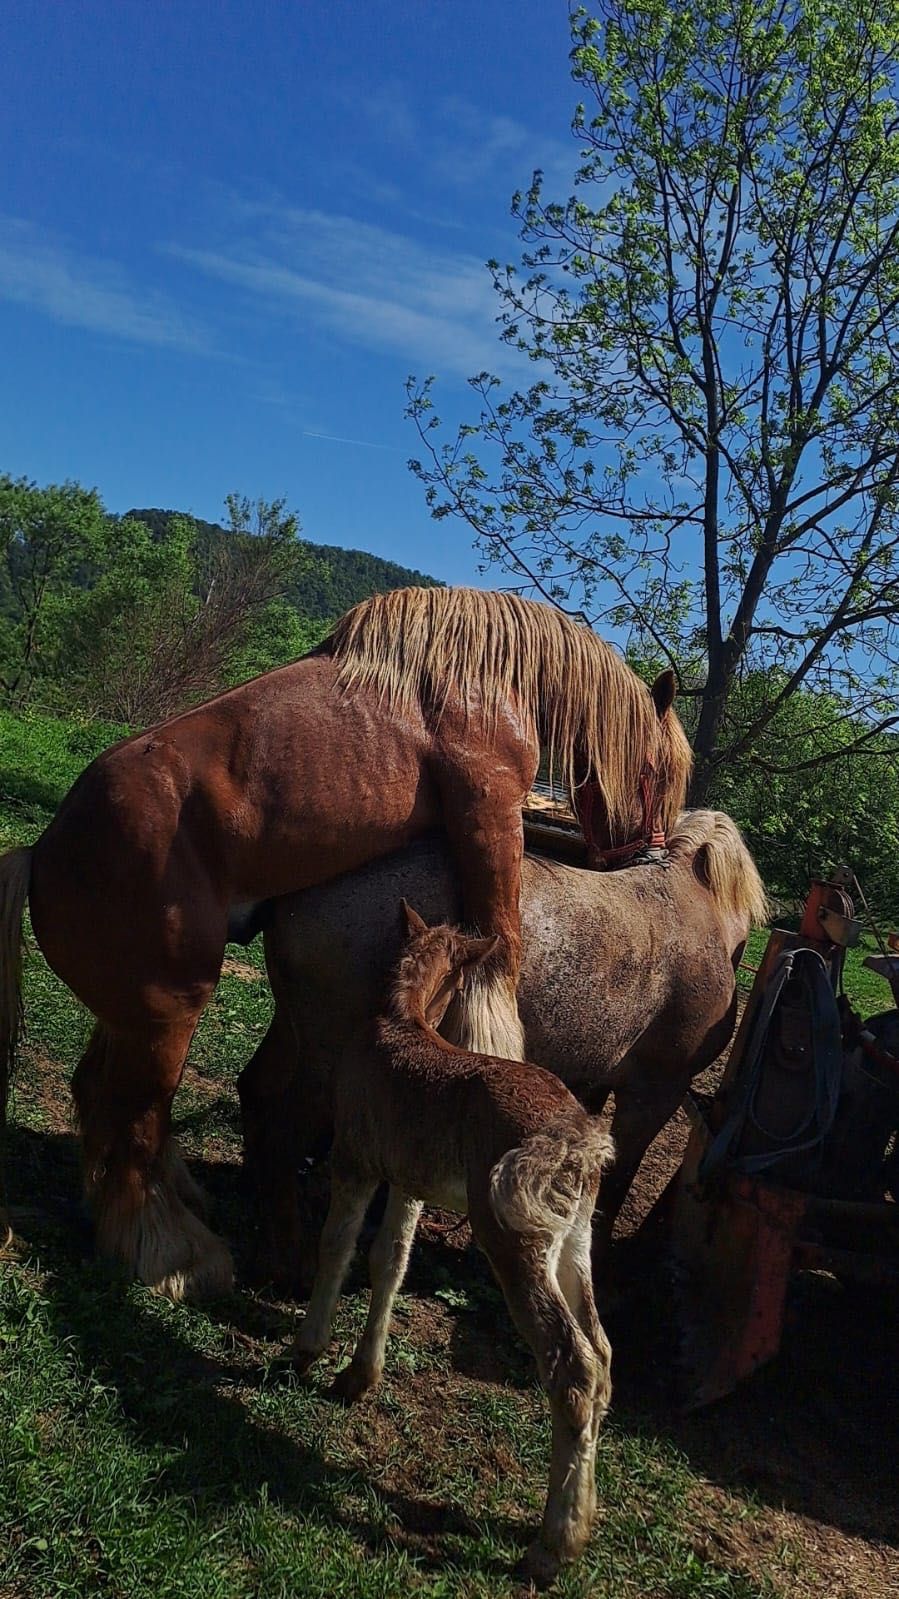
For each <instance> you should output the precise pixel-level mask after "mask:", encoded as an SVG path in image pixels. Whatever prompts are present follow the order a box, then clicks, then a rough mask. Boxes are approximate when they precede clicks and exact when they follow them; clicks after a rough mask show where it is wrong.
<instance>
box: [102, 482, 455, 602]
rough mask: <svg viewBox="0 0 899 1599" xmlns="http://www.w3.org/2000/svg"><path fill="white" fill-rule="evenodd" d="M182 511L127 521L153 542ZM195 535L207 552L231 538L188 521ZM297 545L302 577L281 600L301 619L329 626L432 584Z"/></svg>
mask: <svg viewBox="0 0 899 1599" xmlns="http://www.w3.org/2000/svg"><path fill="white" fill-rule="evenodd" d="M184 514H185V513H183V512H181V511H160V510H156V509H148V510H137V509H135V510H131V511H128V512H127V516H128V517H129V518H133V519H135V520H136V521H139V522H144V523H146V525H147V527H149V528H150V529H151V530H152V532H153V535H154V537H159V538H161V537H163V536H164V534H165V533H166V532H167V531H168V528H169V525H170V523H171V522H172V521H173V520H176V519H180V518H181V517H182V516H183V515H184ZM190 520H191V521H192V522H193V524H194V526H195V527H196V529H197V535H198V538H199V539H200V540H201V541H204V542H205V543H206V544H207V545H208V547H209V549H210V550H212V549H214V548H215V546H216V545H217V544H218V543H220V541H221V540H223V539H227V538H229V537H230V534H229V532H228V530H227V529H226V528H223V527H222V526H221V525H220V524H219V523H218V522H204V521H203V520H202V519H201V518H199V517H191V519H190ZM297 543H298V545H299V547H300V548H301V550H302V551H303V554H304V556H305V558H306V564H304V566H303V570H302V572H301V574H300V575H299V576H298V577H297V579H296V580H295V581H294V582H293V583H292V584H290V585H289V586H288V588H287V590H286V592H285V598H286V599H288V600H289V601H290V603H291V604H292V605H295V606H296V608H297V610H298V611H299V613H300V615H301V616H305V617H308V618H309V619H310V620H312V621H322V622H324V621H331V620H332V619H333V618H334V617H335V616H342V615H343V612H344V611H348V610H349V608H350V606H351V605H355V604H356V603H357V601H358V600H364V599H366V598H367V596H368V595H369V594H376V593H384V592H385V591H386V590H387V589H400V588H406V587H407V586H408V585H410V584H412V585H415V586H417V587H424V588H432V587H434V586H435V585H436V584H437V580H436V578H433V577H428V576H427V575H426V574H425V573H424V572H416V571H414V570H413V569H412V568H410V567H407V566H399V565H398V564H397V562H396V561H387V560H385V559H384V558H383V557H382V556H380V555H370V554H369V553H368V551H367V550H343V549H340V548H339V547H338V546H337V545H336V544H312V543H311V542H310V541H309V540H308V539H298V540H297Z"/></svg>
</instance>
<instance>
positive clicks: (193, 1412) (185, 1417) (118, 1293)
mask: <svg viewBox="0 0 899 1599" xmlns="http://www.w3.org/2000/svg"><path fill="white" fill-rule="evenodd" d="M7 1151H8V1157H7V1170H8V1177H9V1199H10V1206H11V1214H12V1218H13V1221H14V1224H15V1230H16V1233H17V1236H18V1237H19V1238H20V1239H21V1240H22V1242H23V1243H24V1244H25V1246H26V1250H27V1252H29V1253H30V1254H31V1255H32V1257H33V1258H34V1259H35V1260H36V1261H39V1264H40V1270H41V1272H42V1275H43V1279H44V1293H45V1295H46V1298H47V1300H48V1301H49V1303H50V1305H51V1315H52V1330H53V1333H54V1335H55V1337H56V1338H58V1339H59V1340H60V1341H62V1340H67V1341H68V1343H69V1345H70V1347H71V1346H74V1348H75V1349H76V1350H77V1353H78V1360H79V1366H80V1367H81V1369H82V1370H83V1371H84V1372H85V1373H86V1374H88V1375H90V1376H92V1377H93V1378H95V1379H96V1380H97V1382H99V1383H100V1384H102V1386H103V1387H104V1388H107V1389H108V1388H112V1389H113V1390H114V1391H115V1394H116V1396H117V1402H118V1409H119V1414H120V1416H121V1418H122V1421H123V1423H124V1424H125V1425H126V1427H127V1428H128V1430H129V1431H130V1433H131V1435H132V1437H133V1440H134V1441H135V1442H136V1443H137V1444H138V1445H141V1444H146V1445H148V1446H150V1447H159V1446H161V1447H162V1448H163V1449H164V1450H165V1451H166V1452H167V1454H168V1455H169V1457H170V1458H169V1460H168V1462H167V1463H166V1465H165V1466H164V1467H163V1469H162V1470H161V1471H160V1472H159V1473H158V1474H155V1475H154V1478H153V1494H154V1497H157V1498H159V1499H165V1498H169V1497H170V1498H172V1499H173V1501H183V1499H184V1498H187V1499H189V1500H190V1502H191V1504H192V1505H193V1506H194V1507H195V1510H196V1513H197V1515H198V1517H199V1518H200V1520H201V1521H202V1522H204V1524H208V1525H209V1527H210V1528H216V1529H218V1528H219V1527H220V1524H221V1517H222V1514H223V1512H225V1511H227V1510H229V1509H234V1508H236V1507H238V1506H241V1505H244V1504H245V1503H246V1502H247V1500H248V1499H249V1500H253V1499H255V1498H256V1497H258V1495H259V1494H260V1493H261V1492H263V1491H264V1493H265V1494H266V1495H267V1497H268V1499H269V1500H270V1501H272V1502H276V1503H277V1504H279V1505H280V1506H282V1507H283V1508H284V1509H285V1510H288V1511H290V1512H291V1513H296V1514H299V1515H301V1516H307V1515H308V1516H312V1517H314V1518H315V1519H316V1520H317V1521H319V1522H321V1523H323V1524H325V1525H331V1526H334V1527H339V1528H341V1529H342V1530H343V1531H344V1532H346V1533H348V1534H350V1535H351V1536H352V1537H353V1538H355V1539H356V1540H357V1541H359V1542H360V1543H361V1544H363V1545H365V1546H366V1547H367V1548H368V1549H369V1550H370V1551H371V1552H372V1553H377V1552H383V1549H384V1545H385V1536H386V1535H385V1533H384V1530H383V1528H384V1526H385V1525H389V1526H391V1527H392V1528H394V1529H395V1530H392V1531H391V1532H390V1533H389V1538H390V1541H391V1542H394V1543H396V1542H400V1543H403V1542H407V1543H408V1544H409V1546H410V1547H411V1548H412V1549H413V1550H414V1552H415V1555H416V1559H417V1560H419V1561H420V1563H421V1564H423V1565H425V1566H433V1567H434V1568H437V1567H442V1566H443V1565H445V1560H446V1555H445V1552H441V1550H442V1546H443V1540H444V1539H446V1538H447V1537H450V1538H456V1537H458V1538H462V1539H471V1537H472V1534H473V1532H474V1531H476V1530H478V1529H477V1528H476V1525H475V1523H473V1522H472V1521H471V1520H470V1519H469V1518H468V1517H467V1516H466V1515H465V1513H464V1511H462V1510H460V1509H459V1508H458V1507H457V1506H454V1505H451V1504H449V1503H442V1502H440V1500H439V1499H435V1498H433V1497H431V1498H428V1499H427V1500H424V1499H418V1498H416V1497H415V1496H414V1495H413V1494H409V1493H406V1492H403V1491H398V1490H394V1489H388V1488H386V1487H385V1486H384V1485H383V1483H378V1484H374V1483H370V1482H365V1481H364V1479H362V1478H361V1477H360V1470H359V1467H358V1465H356V1466H349V1465H347V1466H344V1465H342V1464H339V1463H336V1462H334V1461H329V1460H327V1459H326V1458H325V1456H324V1454H323V1453H322V1451H321V1450H320V1449H319V1448H318V1447H316V1446H311V1447H307V1446H306V1445H305V1444H304V1443H303V1442H301V1441H299V1440H298V1439H297V1438H296V1437H295V1436H292V1432H295V1431H297V1430H299V1429H301V1428H304V1430H305V1431H306V1432H307V1433H311V1434H312V1435H313V1437H316V1436H320V1435H321V1434H322V1433H323V1432H324V1433H327V1431H328V1426H329V1423H330V1421H331V1420H332V1419H334V1420H336V1419H337V1418H339V1417H340V1416H342V1415H343V1414H344V1413H343V1412H342V1410H340V1409H339V1408H338V1407H336V1406H335V1405H333V1403H332V1402H331V1401H328V1400H327V1399H326V1398H325V1396H324V1393H323V1391H322V1388H321V1387H320V1386H319V1385H320V1384H321V1382H322V1379H321V1378H317V1379H313V1380H312V1381H311V1382H310V1383H308V1384H305V1383H300V1382H298V1381H297V1379H296V1378H295V1377H294V1376H293V1375H292V1374H291V1375H288V1374H286V1373H285V1372H284V1371H283V1369H278V1368H270V1369H268V1370H267V1369H266V1366H265V1355H264V1353H263V1352H262V1351H261V1350H260V1351H257V1350H256V1349H255V1348H254V1349H253V1350H252V1351H250V1352H249V1353H247V1354H245V1356H244V1358H243V1359H242V1360H240V1361H235V1362H234V1363H231V1362H229V1361H228V1360H227V1358H225V1359H223V1358H222V1356H221V1353H220V1340H216V1339H215V1333H214V1331H213V1340H212V1341H214V1342H216V1344H217V1347H216V1350H215V1352H214V1353H211V1354H210V1353H208V1352H205V1351H204V1349H203V1348H202V1347H199V1348H198V1347H196V1337H197V1327H196V1322H195V1320H194V1319H193V1318H191V1317H190V1315H189V1313H187V1314H185V1313H184V1312H179V1311H176V1310H173V1309H171V1307H169V1306H167V1305H165V1304H164V1303H163V1302H161V1301H157V1302H154V1301H152V1300H150V1299H148V1297H147V1296H143V1295H136V1294H134V1293H130V1292H129V1291H128V1285H127V1283H126V1282H125V1281H124V1280H122V1279H121V1278H120V1277H119V1276H118V1275H117V1274H116V1272H115V1270H114V1268H110V1267H108V1266H107V1265H105V1264H104V1263H102V1262H100V1261H98V1260H96V1259H95V1258H93V1256H92V1252H91V1236H90V1229H89V1225H88V1223H87V1221H86V1218H85V1216H84V1212H83V1208H82V1206H81V1204H80V1201H79V1200H78V1198H77V1194H78V1159H77V1146H76V1143H75V1141H74V1139H72V1138H70V1137H66V1136H62V1135H52V1134H46V1133H35V1132H31V1131H29V1130H25V1129H22V1128H17V1127H13V1128H11V1129H10V1130H9V1138H8V1144H7ZM191 1165H192V1169H193V1171H194V1173H195V1175H196V1176H197V1177H198V1178H199V1180H200V1181H201V1182H204V1185H205V1186H206V1187H207V1189H208V1190H212V1191H213V1192H215V1191H216V1190H219V1189H221V1190H224V1189H226V1188H228V1187H230V1190H231V1192H230V1193H229V1195H228V1208H229V1210H232V1213H233V1207H235V1206H239V1201H236V1200H235V1195H234V1185H235V1182H236V1180H237V1178H238V1171H237V1168H235V1167H230V1168H229V1167H224V1166H222V1165H221V1164H220V1163H212V1164H209V1165H206V1164H205V1163H204V1162H192V1163H191ZM216 1221H217V1222H220V1221H221V1217H220V1216H218V1215H216ZM204 1309H205V1310H206V1311H207V1313H208V1315H207V1318H206V1319H208V1321H209V1322H211V1323H212V1326H213V1329H215V1328H220V1329H223V1330H224V1331H225V1332H226V1333H227V1332H229V1331H230V1332H234V1333H237V1334H238V1337H239V1335H240V1333H241V1332H242V1331H245V1332H246V1334H247V1335H248V1337H249V1338H250V1339H252V1340H258V1341H262V1340H275V1341H277V1342H280V1343H282V1344H283V1348H284V1349H285V1350H286V1348H287V1346H288V1342H289V1337H290V1334H291V1332H292V1330H293V1326H294V1323H295V1314H294V1313H292V1312H291V1311H290V1310H289V1309H288V1308H287V1307H284V1306H279V1305H275V1304H271V1303H265V1302H264V1301H262V1300H260V1299H258V1298H257V1297H255V1296H253V1295H251V1294H247V1293H243V1292H240V1291H238V1292H235V1294H234V1295H232V1296H231V1297H229V1298H228V1299H227V1300H222V1301H220V1302H218V1303H217V1304H215V1305H212V1306H208V1307H204ZM182 1318H183V1319H182ZM201 1336H202V1334H201ZM268 1358H269V1360H270V1359H271V1351H269V1355H268ZM254 1394H255V1396H256V1399H257V1401H259V1400H260V1399H261V1401H262V1405H261V1413H260V1414H253V1413H252V1409H251V1406H252V1404H253V1399H252V1395H254ZM363 1487H364V1490H365V1491H364V1493H361V1492H360V1489H361V1488H363ZM485 1525H486V1526H487V1527H488V1528H489V1530H490V1533H491V1534H492V1536H494V1537H496V1538H499V1539H503V1540H506V1541H512V1542H516V1543H520V1542H521V1540H522V1538H523V1536H524V1535H525V1533H526V1531H527V1530H528V1529H525V1528H524V1527H523V1525H522V1523H521V1522H520V1521H517V1520H516V1521H512V1520H508V1519H506V1518H503V1517H490V1518H484V1519H483V1520H482V1522H481V1523H480V1524H479V1529H480V1531H482V1532H483V1529H484V1526H485ZM470 1558H471V1561H472V1563H473V1564H472V1569H474V1566H475V1565H476V1566H477V1569H478V1570H479V1571H481V1572H484V1571H489V1570H490V1569H492V1567H493V1565H494V1564H495V1567H496V1570H497V1572H500V1571H506V1570H507V1567H505V1566H504V1565H503V1563H502V1562H501V1561H499V1560H496V1561H495V1562H494V1561H493V1560H492V1558H491V1557H490V1556H489V1555H488V1556H487V1557H485V1555H484V1551H483V1549H480V1550H479V1551H478V1553H477V1556H475V1554H474V1553H472V1554H471V1557H470ZM454 1559H456V1563H457V1564H460V1565H461V1566H463V1567H464V1566H466V1565H467V1563H468V1559H469V1556H468V1555H467V1554H466V1552H465V1550H464V1549H462V1550H460V1551H459V1552H458V1554H454Z"/></svg>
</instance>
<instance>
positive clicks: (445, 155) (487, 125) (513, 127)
mask: <svg viewBox="0 0 899 1599" xmlns="http://www.w3.org/2000/svg"><path fill="white" fill-rule="evenodd" d="M436 113H437V115H436V121H435V125H434V133H433V137H432V141H431V145H432V147H431V162H432V165H433V167H434V171H435V172H436V173H437V174H438V176H440V177H442V178H443V179H444V180H445V181H446V182H448V183H451V184H453V185H455V186H456V187H457V188H467V187H471V186H473V185H474V184H481V185H483V184H484V183H485V181H487V180H489V179H491V178H495V179H498V180H499V181H501V182H504V183H510V184H511V186H512V187H513V188H525V187H526V186H527V184H528V183H529V182H530V180H531V175H532V173H533V172H534V170H535V169H536V168H537V167H539V168H540V170H541V171H542V172H543V174H544V178H545V181H546V188H547V193H548V194H549V195H551V196H552V198H553V199H562V198H565V197H566V196H567V195H568V194H569V193H570V191H571V188H572V180H573V177H574V172H575V168H576V167H577V164H578V161H577V146H576V145H575V143H574V141H573V140H570V139H569V140H565V141H562V140H561V139H552V138H547V137H546V136H545V135H542V134H537V133H535V132H534V130H533V128H529V127H527V126H526V124H525V123H523V122H519V121H518V120H517V119H516V118H515V117H510V116H505V115H497V114H496V113H494V112H488V111H484V110H482V109H481V107H480V106H476V105H473V104H472V102H471V101H470V100H464V99H462V98H461V97H457V96H452V97H448V98H446V99H444V100H441V101H440V102H439V104H438V106H437V107H436Z"/></svg>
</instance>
